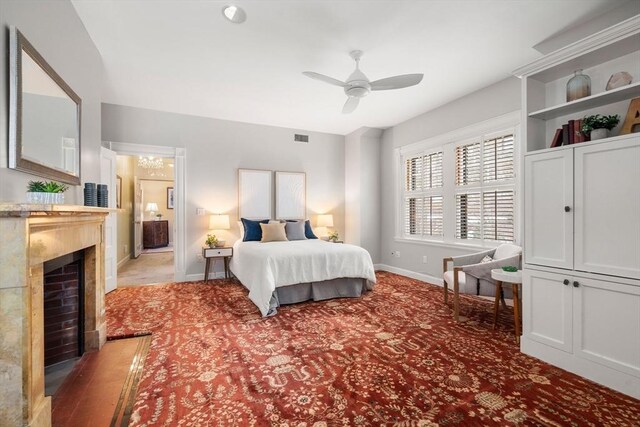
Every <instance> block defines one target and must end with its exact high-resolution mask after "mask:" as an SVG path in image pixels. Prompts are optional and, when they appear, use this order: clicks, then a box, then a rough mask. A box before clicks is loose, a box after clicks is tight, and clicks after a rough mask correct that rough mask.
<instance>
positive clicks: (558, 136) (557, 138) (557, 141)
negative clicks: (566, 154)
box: [550, 129, 562, 148]
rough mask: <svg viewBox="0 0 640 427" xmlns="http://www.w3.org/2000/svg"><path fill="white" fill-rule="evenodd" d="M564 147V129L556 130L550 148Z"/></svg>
mask: <svg viewBox="0 0 640 427" xmlns="http://www.w3.org/2000/svg"><path fill="white" fill-rule="evenodd" d="M561 145H562V129H556V133H555V135H553V140H552V141H551V147H550V148H556V147H560V146H561Z"/></svg>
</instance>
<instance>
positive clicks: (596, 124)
mask: <svg viewBox="0 0 640 427" xmlns="http://www.w3.org/2000/svg"><path fill="white" fill-rule="evenodd" d="M618 123H620V116H618V115H617V114H615V115H612V116H601V115H600V114H596V115H594V116H587V117H584V118H583V119H582V129H580V130H581V131H582V133H583V134H585V135H589V136H590V138H591V141H595V140H597V139H603V138H608V137H609V131H610V130H611V129H613V128H614V127H616V125H617V124H618Z"/></svg>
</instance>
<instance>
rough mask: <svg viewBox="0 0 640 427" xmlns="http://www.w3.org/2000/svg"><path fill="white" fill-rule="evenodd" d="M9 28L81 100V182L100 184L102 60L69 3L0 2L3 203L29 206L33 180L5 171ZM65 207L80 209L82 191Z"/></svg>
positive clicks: (0, 180) (0, 195)
mask: <svg viewBox="0 0 640 427" xmlns="http://www.w3.org/2000/svg"><path fill="white" fill-rule="evenodd" d="M9 25H15V26H16V27H17V28H18V29H19V30H20V32H22V34H23V35H24V36H25V37H26V38H27V40H29V42H31V44H32V45H33V46H34V47H35V48H36V50H37V51H38V52H39V53H40V54H41V55H42V56H43V57H44V59H45V60H46V61H47V62H48V63H49V65H51V67H53V69H54V70H56V72H57V73H58V74H59V75H60V76H61V77H62V78H63V79H64V80H65V81H66V82H67V84H68V85H69V86H71V88H72V89H73V90H74V91H75V92H76V93H77V94H78V96H80V98H82V133H81V141H82V149H81V151H82V158H81V174H82V181H83V182H86V181H92V182H99V179H100V142H101V139H100V97H101V88H100V87H101V86H100V85H101V82H102V72H103V68H102V59H101V57H100V54H99V53H98V50H97V49H96V47H95V45H94V44H93V41H92V40H91V38H90V37H89V34H88V33H87V31H86V30H85V28H84V25H83V24H82V22H81V21H80V18H79V17H78V15H77V14H76V11H75V9H74V7H73V5H72V4H71V2H69V1H68V0H59V1H42V0H38V1H36V0H33V1H32V0H20V1H6V0H1V1H0V26H1V29H0V46H2V55H0V81H1V82H2V85H0V141H2V143H1V144H0V201H2V202H25V201H26V195H25V193H26V191H27V190H26V186H27V183H28V182H29V181H30V180H33V179H37V177H35V176H34V175H30V174H26V173H23V172H17V171H14V170H12V169H7V164H8V158H7V152H8V144H9V141H8V134H9V130H8V125H9V123H8V118H9V111H8V108H9V87H8V86H9V85H8V81H9V75H8V72H9V63H8V61H9V54H8V52H9V30H8V28H9ZM65 202H66V203H78V204H82V187H81V186H76V187H72V188H70V189H69V190H68V191H67V193H66V196H65Z"/></svg>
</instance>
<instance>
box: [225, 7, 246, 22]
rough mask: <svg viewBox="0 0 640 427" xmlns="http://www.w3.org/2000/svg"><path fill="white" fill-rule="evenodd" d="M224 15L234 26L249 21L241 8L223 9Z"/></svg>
mask: <svg viewBox="0 0 640 427" xmlns="http://www.w3.org/2000/svg"><path fill="white" fill-rule="evenodd" d="M222 15H223V16H224V17H225V18H227V20H228V21H231V22H233V23H234V24H240V23H242V22H244V21H246V19H247V14H246V13H245V11H244V9H242V8H241V7H240V6H233V5H229V6H225V7H223V8H222Z"/></svg>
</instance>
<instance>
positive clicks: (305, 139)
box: [293, 133, 309, 144]
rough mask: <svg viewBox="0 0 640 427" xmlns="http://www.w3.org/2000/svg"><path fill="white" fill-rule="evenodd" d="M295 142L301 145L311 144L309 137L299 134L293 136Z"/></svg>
mask: <svg viewBox="0 0 640 427" xmlns="http://www.w3.org/2000/svg"><path fill="white" fill-rule="evenodd" d="M293 142H298V143H301V144H308V143H309V135H302V134H299V133H296V134H295V135H294V136H293Z"/></svg>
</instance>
